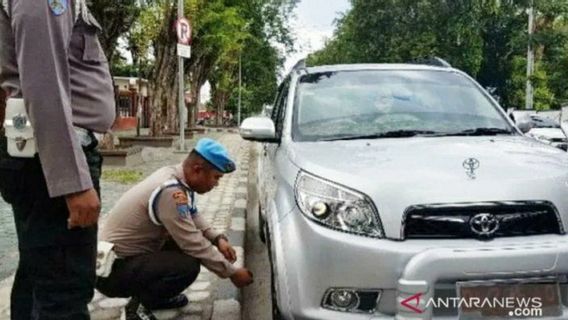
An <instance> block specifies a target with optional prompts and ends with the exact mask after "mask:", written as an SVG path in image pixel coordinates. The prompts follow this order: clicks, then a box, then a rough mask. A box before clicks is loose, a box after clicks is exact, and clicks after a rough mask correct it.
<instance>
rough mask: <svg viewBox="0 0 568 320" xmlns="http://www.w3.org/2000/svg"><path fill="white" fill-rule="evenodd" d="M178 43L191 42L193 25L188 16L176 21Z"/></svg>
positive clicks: (186, 43)
mask: <svg viewBox="0 0 568 320" xmlns="http://www.w3.org/2000/svg"><path fill="white" fill-rule="evenodd" d="M176 32H177V38H178V43H180V44H185V45H188V44H189V43H190V42H191V25H190V24H189V21H188V20H187V19H186V18H179V19H178V20H177V22H176Z"/></svg>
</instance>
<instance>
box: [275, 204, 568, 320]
mask: <svg viewBox="0 0 568 320" xmlns="http://www.w3.org/2000/svg"><path fill="white" fill-rule="evenodd" d="M271 229H272V230H271V231H272V233H273V235H272V237H273V242H275V243H273V248H272V250H273V253H274V256H275V259H276V269H277V271H276V274H277V281H278V284H277V287H278V292H277V295H278V300H279V307H280V309H281V311H282V313H283V314H284V316H285V317H286V318H289V319H392V318H393V317H396V319H400V320H402V319H405V320H418V319H431V318H432V317H433V310H432V309H431V308H427V307H426V305H425V302H426V301H427V299H428V298H429V297H434V296H436V295H437V294H438V291H439V289H440V288H441V287H443V286H444V285H445V286H446V287H447V286H448V284H449V285H450V286H453V284H455V282H456V281H467V280H483V279H509V278H529V277H543V276H559V275H564V274H568V238H567V237H566V236H559V235H549V236H533V237H517V238H501V239H495V240H493V241H490V242H481V241H478V240H473V239H467V240H407V241H394V240H387V239H372V238H365V237H360V236H355V235H351V234H346V233H342V232H338V231H333V230H330V229H328V228H326V227H323V226H320V225H318V224H316V223H314V222H312V221H309V220H308V219H306V218H305V217H304V216H303V215H302V214H301V213H300V212H298V211H297V210H294V211H293V212H291V213H289V214H287V215H286V217H285V218H284V219H282V220H281V221H280V222H278V223H275V224H274V225H272V227H271ZM329 288H361V289H380V290H382V295H381V299H380V301H379V304H378V307H377V309H376V311H375V312H374V313H367V314H360V313H346V312H338V311H331V310H328V309H324V308H323V307H321V305H322V298H323V296H324V294H325V292H326V290H328V289H329ZM418 293H421V294H422V298H421V305H418V307H419V308H420V309H422V310H424V312H422V313H416V312H413V311H411V310H409V309H407V308H405V307H404V306H402V305H401V303H400V302H401V301H403V300H404V299H407V298H409V297H411V296H413V295H415V294H418ZM564 314H566V315H568V310H566V311H565V312H564ZM454 318H455V316H452V315H449V316H447V317H438V316H436V317H435V319H454ZM561 318H566V316H563V317H561ZM561 318H559V319H561Z"/></svg>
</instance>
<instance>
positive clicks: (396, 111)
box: [293, 70, 510, 141]
mask: <svg viewBox="0 0 568 320" xmlns="http://www.w3.org/2000/svg"><path fill="white" fill-rule="evenodd" d="M294 105H295V110H294V125H293V135H294V140H299V141H313V140H320V139H326V138H327V137H337V136H342V135H345V136H353V135H363V134H366V135H368V134H373V133H377V134H378V133H381V132H387V131H394V130H421V131H432V132H437V133H450V132H459V131H463V130H468V129H474V128H480V127H483V128H502V129H503V130H510V126H509V124H508V123H507V122H506V121H505V119H504V117H503V116H502V114H501V113H500V112H499V111H498V110H497V108H496V106H495V105H493V104H492V103H491V102H490V101H489V99H488V98H487V97H486V96H485V95H484V94H483V93H482V92H481V91H480V90H479V89H478V88H477V87H476V86H475V85H474V83H473V82H472V81H471V80H469V79H468V78H466V77H464V76H463V75H460V74H458V73H453V72H441V71H430V70H404V71H392V70H385V71H377V70H359V71H339V72H322V73H313V74H308V75H304V76H302V77H301V78H300V80H299V84H298V90H297V95H296V101H295V103H294Z"/></svg>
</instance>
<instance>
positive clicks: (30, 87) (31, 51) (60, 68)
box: [11, 0, 92, 197]
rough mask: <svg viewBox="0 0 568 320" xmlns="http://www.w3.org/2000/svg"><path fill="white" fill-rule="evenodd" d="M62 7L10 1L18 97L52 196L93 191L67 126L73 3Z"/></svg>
mask: <svg viewBox="0 0 568 320" xmlns="http://www.w3.org/2000/svg"><path fill="white" fill-rule="evenodd" d="M61 2H62V3H65V2H66V3H67V8H66V9H65V11H64V12H62V13H61V14H60V15H56V13H54V12H53V11H52V9H50V7H49V4H48V1H47V0H41V1H29V0H13V1H12V7H11V9H12V11H11V17H12V29H13V32H14V37H15V41H16V48H15V49H16V55H17V61H18V71H19V74H20V81H21V86H22V92H23V95H24V101H25V103H26V110H27V112H28V114H29V116H30V119H31V122H32V126H33V128H34V131H35V137H36V139H37V147H38V152H39V157H40V161H41V166H42V169H43V174H44V176H45V178H46V181H47V187H48V191H49V195H50V196H51V197H56V196H61V195H66V194H70V193H75V192H79V191H84V190H88V189H91V188H92V181H91V178H90V175H89V170H88V166H87V162H86V160H85V156H84V154H83V152H82V149H81V146H80V144H79V142H78V139H77V137H76V135H75V131H74V129H73V124H72V112H71V89H70V71H69V61H68V54H69V52H68V51H69V43H70V41H71V35H72V32H73V25H74V18H73V13H72V8H71V6H72V5H73V1H61ZM85 90H89V88H85Z"/></svg>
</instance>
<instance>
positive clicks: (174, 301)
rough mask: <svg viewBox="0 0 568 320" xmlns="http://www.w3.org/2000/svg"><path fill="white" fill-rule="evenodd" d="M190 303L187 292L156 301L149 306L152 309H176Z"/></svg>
mask: <svg viewBox="0 0 568 320" xmlns="http://www.w3.org/2000/svg"><path fill="white" fill-rule="evenodd" d="M188 303H189V300H188V299H187V297H186V296H185V294H178V295H177V296H175V297H172V298H169V299H167V300H162V301H156V303H153V304H151V305H149V306H148V309H150V310H163V309H176V308H181V307H185V306H186V305H187V304H188Z"/></svg>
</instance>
